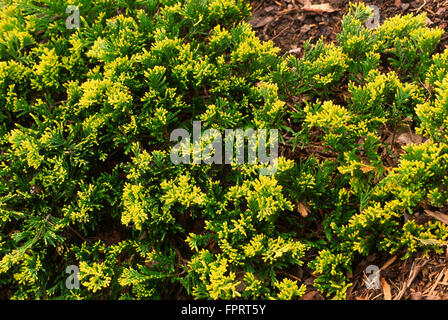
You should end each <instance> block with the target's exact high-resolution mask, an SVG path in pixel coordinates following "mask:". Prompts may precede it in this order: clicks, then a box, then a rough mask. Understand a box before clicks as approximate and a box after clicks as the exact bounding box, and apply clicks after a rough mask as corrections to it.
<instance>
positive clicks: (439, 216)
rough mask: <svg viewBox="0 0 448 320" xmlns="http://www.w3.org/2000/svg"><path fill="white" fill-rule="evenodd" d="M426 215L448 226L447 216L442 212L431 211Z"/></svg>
mask: <svg viewBox="0 0 448 320" xmlns="http://www.w3.org/2000/svg"><path fill="white" fill-rule="evenodd" d="M425 213H426V214H427V215H429V216H431V217H433V218H436V219H437V220H439V221H442V222H443V223H445V224H448V215H447V214H443V213H442V212H439V211H430V210H425Z"/></svg>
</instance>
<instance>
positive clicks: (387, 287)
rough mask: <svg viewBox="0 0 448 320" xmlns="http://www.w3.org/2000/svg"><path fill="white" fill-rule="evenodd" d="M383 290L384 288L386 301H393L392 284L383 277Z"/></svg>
mask: <svg viewBox="0 0 448 320" xmlns="http://www.w3.org/2000/svg"><path fill="white" fill-rule="evenodd" d="M381 288H383V294H384V300H392V293H391V290H390V284H389V283H388V282H387V280H386V278H383V277H381Z"/></svg>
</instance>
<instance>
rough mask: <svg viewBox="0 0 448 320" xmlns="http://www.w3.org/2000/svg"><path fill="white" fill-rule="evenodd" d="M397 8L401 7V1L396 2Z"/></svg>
mask: <svg viewBox="0 0 448 320" xmlns="http://www.w3.org/2000/svg"><path fill="white" fill-rule="evenodd" d="M395 6H396V7H397V8H398V7H400V6H401V0H395Z"/></svg>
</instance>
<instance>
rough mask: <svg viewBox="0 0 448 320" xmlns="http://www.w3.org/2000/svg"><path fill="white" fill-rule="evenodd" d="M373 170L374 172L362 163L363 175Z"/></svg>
mask: <svg viewBox="0 0 448 320" xmlns="http://www.w3.org/2000/svg"><path fill="white" fill-rule="evenodd" d="M373 170H375V167H372V166H369V165H366V164H364V163H363V164H361V171H362V172H363V173H368V172H370V171H373Z"/></svg>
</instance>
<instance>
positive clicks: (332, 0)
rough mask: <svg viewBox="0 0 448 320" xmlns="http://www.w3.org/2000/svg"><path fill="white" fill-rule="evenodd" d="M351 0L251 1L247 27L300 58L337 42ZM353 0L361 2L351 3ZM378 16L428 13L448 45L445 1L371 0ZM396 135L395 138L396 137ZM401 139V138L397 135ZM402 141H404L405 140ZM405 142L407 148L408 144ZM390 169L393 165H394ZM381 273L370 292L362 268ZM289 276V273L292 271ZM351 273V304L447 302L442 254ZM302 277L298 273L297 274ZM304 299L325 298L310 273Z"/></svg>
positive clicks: (378, 260) (381, 262)
mask: <svg viewBox="0 0 448 320" xmlns="http://www.w3.org/2000/svg"><path fill="white" fill-rule="evenodd" d="M349 2H350V1H349V0H311V1H310V0H253V1H251V5H252V19H251V22H250V23H251V25H252V26H253V27H254V29H255V30H256V32H257V35H258V36H259V37H260V38H261V39H262V40H266V41H268V40H272V41H273V42H274V44H275V45H276V46H278V47H279V48H281V53H282V54H287V53H290V54H295V55H300V54H301V52H302V47H303V43H304V42H305V41H307V40H311V41H312V42H315V41H317V40H318V39H319V38H320V37H323V38H324V41H325V42H332V41H335V40H336V35H337V34H338V33H339V31H340V29H341V18H342V16H343V15H344V14H345V13H347V11H348V8H349ZM352 2H360V1H359V0H353V1H352ZM361 2H365V3H366V4H368V5H375V6H377V7H378V9H379V12H380V18H379V19H380V21H379V22H380V23H382V22H383V21H384V20H386V19H387V18H389V17H392V16H395V15H397V14H409V13H413V14H419V13H423V12H426V14H427V16H428V20H427V25H428V26H430V27H439V28H442V29H444V30H445V31H446V33H445V34H444V35H443V37H442V39H441V42H440V45H439V47H438V50H437V51H438V52H441V51H443V50H444V48H445V46H446V45H448V0H441V1H434V0H412V1H410V0H386V1H380V0H371V1H361ZM394 137H395V134H394ZM399 137H400V136H399ZM405 138H406V137H405ZM404 144H407V143H406V142H405V143H404ZM392 166H393V164H392ZM369 265H376V266H378V268H379V269H380V288H379V289H368V288H367V286H366V280H367V275H366V273H365V272H366V268H367V266H369ZM291 272H292V271H291ZM353 272H354V273H353V275H349V278H350V280H351V281H352V283H353V286H352V287H351V288H350V289H349V290H348V297H347V298H348V299H351V300H441V299H443V300H445V299H448V252H447V253H445V254H429V255H425V256H423V255H422V253H419V254H415V255H414V256H413V257H411V258H409V259H407V260H401V256H400V255H397V256H390V255H378V256H377V255H376V254H374V255H371V256H369V257H367V258H366V259H364V260H363V261H361V262H360V263H359V264H358V266H357V268H356V269H355V270H354V271H353ZM297 276H298V277H299V278H302V277H303V275H302V274H300V273H299V274H298V275H297ZM303 278H306V280H305V283H306V284H307V288H308V290H307V293H306V294H305V296H304V297H303V299H304V300H321V299H324V297H323V296H322V295H321V294H320V293H318V292H317V291H316V289H315V288H314V287H313V285H312V283H313V281H312V280H313V278H312V276H310V274H309V273H308V276H305V277H303Z"/></svg>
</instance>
